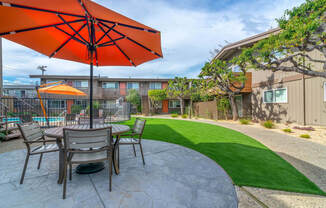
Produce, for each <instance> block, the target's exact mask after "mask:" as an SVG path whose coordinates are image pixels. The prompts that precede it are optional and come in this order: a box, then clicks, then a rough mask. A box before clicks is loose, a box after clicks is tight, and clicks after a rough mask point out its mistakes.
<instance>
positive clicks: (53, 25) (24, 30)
mask: <svg viewBox="0 0 326 208" xmlns="http://www.w3.org/2000/svg"><path fill="white" fill-rule="evenodd" d="M82 21H85V19H79V20H73V21H69V22H68V23H76V22H82ZM64 24H65V23H63V22H60V23H57V24H52V25H43V26H38V27H31V28H26V29H20V30H15V31H10V32H4V33H0V36H3V35H9V34H16V33H21V32H29V31H33V30H40V29H45V28H49V27H57V26H60V25H64Z"/></svg>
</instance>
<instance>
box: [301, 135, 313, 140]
mask: <svg viewBox="0 0 326 208" xmlns="http://www.w3.org/2000/svg"><path fill="white" fill-rule="evenodd" d="M300 137H301V138H304V139H310V138H311V137H310V135H309V134H301V135H300Z"/></svg>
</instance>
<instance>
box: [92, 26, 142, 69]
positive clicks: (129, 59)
mask: <svg viewBox="0 0 326 208" xmlns="http://www.w3.org/2000/svg"><path fill="white" fill-rule="evenodd" d="M98 26H99V28H100V29H101V30H102V31H103V32H105V30H104V29H103V27H102V26H100V25H98ZM106 36H107V37H108V38H109V39H110V40H111V41H112V42H113V44H114V45H115V46H116V47H117V48H118V49H119V51H120V52H121V53H122V54H123V55H124V56H125V57H126V58H127V59H128V61H129V62H130V63H131V64H132V65H133V66H136V64H135V63H134V62H133V61H132V60H131V58H129V56H128V55H127V54H126V53H125V52H124V51H123V50H122V49H121V48H120V46H119V45H118V44H117V43H116V42H115V41H114V40H113V39H112V38H111V36H110V35H109V34H106Z"/></svg>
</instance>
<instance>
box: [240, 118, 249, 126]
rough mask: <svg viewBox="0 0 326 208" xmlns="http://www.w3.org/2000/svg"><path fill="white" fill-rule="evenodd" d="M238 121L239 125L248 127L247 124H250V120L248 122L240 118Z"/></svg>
mask: <svg viewBox="0 0 326 208" xmlns="http://www.w3.org/2000/svg"><path fill="white" fill-rule="evenodd" d="M239 121H240V123H241V124H242V125H248V124H250V120H249V119H244V118H242V119H240V120H239Z"/></svg>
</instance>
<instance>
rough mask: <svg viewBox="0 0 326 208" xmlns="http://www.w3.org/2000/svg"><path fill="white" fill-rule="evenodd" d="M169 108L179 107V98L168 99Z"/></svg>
mask: <svg viewBox="0 0 326 208" xmlns="http://www.w3.org/2000/svg"><path fill="white" fill-rule="evenodd" d="M169 108H180V100H170V101H169Z"/></svg>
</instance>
